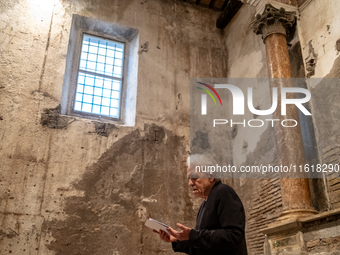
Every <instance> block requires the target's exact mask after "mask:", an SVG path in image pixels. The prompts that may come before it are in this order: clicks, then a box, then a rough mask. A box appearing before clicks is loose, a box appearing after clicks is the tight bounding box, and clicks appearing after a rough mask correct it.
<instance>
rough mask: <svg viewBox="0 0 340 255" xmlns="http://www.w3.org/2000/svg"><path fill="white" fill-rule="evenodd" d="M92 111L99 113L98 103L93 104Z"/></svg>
mask: <svg viewBox="0 0 340 255" xmlns="http://www.w3.org/2000/svg"><path fill="white" fill-rule="evenodd" d="M92 112H93V113H97V114H100V106H99V105H93V110H92Z"/></svg>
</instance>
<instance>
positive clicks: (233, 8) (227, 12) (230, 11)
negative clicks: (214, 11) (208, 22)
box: [216, 0, 243, 29]
mask: <svg viewBox="0 0 340 255" xmlns="http://www.w3.org/2000/svg"><path fill="white" fill-rule="evenodd" d="M226 2H227V4H226V6H225V8H224V10H223V12H222V14H221V15H220V17H218V19H217V21H216V27H217V28H220V29H224V28H225V27H226V26H227V25H228V24H229V22H230V21H231V20H232V18H233V17H234V16H235V15H236V13H237V12H238V10H239V9H240V8H241V7H242V5H243V3H242V2H241V1H239V0H227V1H226Z"/></svg>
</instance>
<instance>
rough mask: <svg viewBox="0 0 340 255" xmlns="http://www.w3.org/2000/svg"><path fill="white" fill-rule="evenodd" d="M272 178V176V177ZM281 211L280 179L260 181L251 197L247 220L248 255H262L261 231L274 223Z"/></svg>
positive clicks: (262, 237)
mask: <svg viewBox="0 0 340 255" xmlns="http://www.w3.org/2000/svg"><path fill="white" fill-rule="evenodd" d="M273 177H274V176H273ZM281 210H282V200H281V188H280V179H279V178H273V179H261V180H259V186H258V189H257V190H255V192H254V194H253V196H252V208H251V210H250V217H249V219H247V233H246V238H247V244H248V252H249V254H254V255H257V254H259V255H260V254H261V255H262V254H263V243H264V235H263V234H262V230H263V229H265V228H266V227H267V226H268V224H270V223H272V222H274V221H275V219H276V218H277V217H278V216H279V213H280V212H281Z"/></svg>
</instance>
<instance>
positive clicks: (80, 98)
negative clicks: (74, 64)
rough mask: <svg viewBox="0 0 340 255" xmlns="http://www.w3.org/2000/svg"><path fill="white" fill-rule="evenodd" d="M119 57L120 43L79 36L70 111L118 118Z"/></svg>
mask: <svg viewBox="0 0 340 255" xmlns="http://www.w3.org/2000/svg"><path fill="white" fill-rule="evenodd" d="M123 56H124V44H123V43H119V42H115V41H111V40H106V39H103V38H99V37H95V36H90V35H84V36H83V43H82V50H81V56H80V65H79V73H78V84H77V89H76V95H75V104H74V110H76V111H84V112H90V113H94V114H100V115H106V116H111V117H114V118H118V117H119V108H120V88H121V82H122V81H121V79H122V73H123ZM111 77H112V78H111ZM117 79H118V80H117Z"/></svg>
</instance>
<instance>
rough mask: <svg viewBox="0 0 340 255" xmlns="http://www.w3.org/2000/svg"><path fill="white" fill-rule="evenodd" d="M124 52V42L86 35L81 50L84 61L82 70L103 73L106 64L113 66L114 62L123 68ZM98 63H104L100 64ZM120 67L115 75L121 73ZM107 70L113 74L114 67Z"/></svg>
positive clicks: (81, 66) (81, 65)
mask: <svg viewBox="0 0 340 255" xmlns="http://www.w3.org/2000/svg"><path fill="white" fill-rule="evenodd" d="M87 45H89V46H87ZM123 54H124V44H122V43H118V42H114V41H110V40H105V39H102V38H99V37H94V36H89V35H84V37H83V47H82V52H81V60H82V61H83V62H81V64H80V70H84V71H91V72H100V73H103V72H104V67H105V66H106V65H111V66H112V65H113V64H114V65H115V66H116V67H118V68H120V69H121V68H122V67H123V61H122V59H123ZM98 63H101V64H102V65H98ZM109 69H110V68H109ZM120 69H118V70H117V72H115V75H117V74H120V73H121V70H120ZM107 72H108V73H110V76H111V75H112V68H111V69H110V70H108V71H107V70H105V74H106V73H107Z"/></svg>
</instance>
